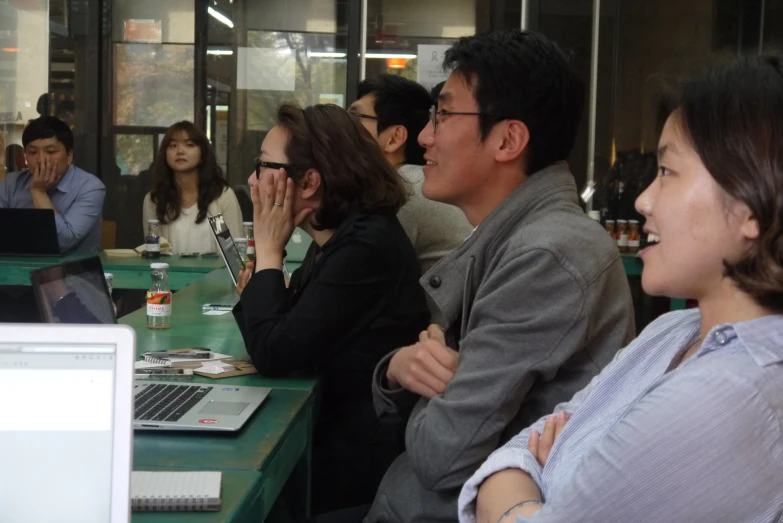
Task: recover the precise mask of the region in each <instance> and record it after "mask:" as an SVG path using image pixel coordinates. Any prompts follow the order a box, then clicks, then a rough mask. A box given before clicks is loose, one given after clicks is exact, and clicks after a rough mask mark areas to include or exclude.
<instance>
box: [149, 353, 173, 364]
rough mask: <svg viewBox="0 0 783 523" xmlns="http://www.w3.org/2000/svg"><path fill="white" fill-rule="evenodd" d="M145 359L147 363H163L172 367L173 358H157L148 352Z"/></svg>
mask: <svg viewBox="0 0 783 523" xmlns="http://www.w3.org/2000/svg"><path fill="white" fill-rule="evenodd" d="M144 361H145V362H147V363H154V364H156V365H163V366H164V367H171V360H167V359H165V358H156V357H154V356H150V355H148V354H145V355H144Z"/></svg>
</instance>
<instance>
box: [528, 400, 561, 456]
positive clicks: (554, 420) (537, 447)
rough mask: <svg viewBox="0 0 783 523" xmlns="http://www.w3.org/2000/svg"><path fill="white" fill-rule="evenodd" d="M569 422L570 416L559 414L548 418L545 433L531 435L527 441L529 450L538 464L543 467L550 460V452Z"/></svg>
mask: <svg viewBox="0 0 783 523" xmlns="http://www.w3.org/2000/svg"><path fill="white" fill-rule="evenodd" d="M567 422H568V414H566V413H565V412H560V413H559V414H556V415H552V416H549V417H547V419H546V422H544V432H543V434H539V433H538V431H537V430H534V431H532V432H531V433H530V438H528V440H527V450H529V451H530V452H531V453H532V454H533V455H534V456H535V457H536V460H537V461H538V463H539V464H540V465H541V466H542V467H543V466H544V465H546V462H547V460H548V459H549V452H550V451H551V450H552V447H553V446H554V444H555V440H556V439H557V438H558V436H560V432H561V431H562V430H563V427H565V424H566V423H567Z"/></svg>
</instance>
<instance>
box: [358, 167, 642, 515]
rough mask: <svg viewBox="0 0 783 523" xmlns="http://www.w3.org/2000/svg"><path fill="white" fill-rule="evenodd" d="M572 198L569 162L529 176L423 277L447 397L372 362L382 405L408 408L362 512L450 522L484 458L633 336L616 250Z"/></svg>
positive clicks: (391, 409) (387, 410)
mask: <svg viewBox="0 0 783 523" xmlns="http://www.w3.org/2000/svg"><path fill="white" fill-rule="evenodd" d="M577 202H578V200H577V191H576V186H575V183H574V179H573V176H572V175H571V173H570V172H569V170H568V167H567V165H566V164H565V163H558V164H555V165H552V166H550V167H548V168H546V169H544V170H542V171H539V172H537V173H534V174H533V175H531V176H530V177H529V179H528V180H527V181H525V183H523V184H522V185H521V186H520V187H519V188H517V189H516V190H515V191H514V192H513V193H512V194H511V195H510V196H509V197H508V198H506V199H505V200H504V201H503V203H501V204H500V205H499V206H498V207H497V208H496V209H495V210H494V211H493V212H492V213H491V214H490V215H489V216H488V217H487V218H486V219H485V220H484V221H483V222H482V223H481V225H479V227H478V228H477V229H476V231H475V232H474V233H473V234H472V235H471V236H470V238H468V239H467V240H466V241H465V242H464V243H463V244H462V245H461V246H460V247H459V248H458V249H457V250H455V251H454V252H453V253H451V254H450V255H449V256H447V257H445V258H443V259H442V260H441V261H440V262H439V263H438V264H436V265H435V266H434V267H433V268H432V269H431V270H430V271H429V272H428V273H427V274H425V275H424V276H423V277H422V279H421V283H422V285H423V286H424V288H425V290H426V291H427V293H428V294H429V296H430V298H431V299H432V300H433V301H434V302H435V303H436V304H437V305H438V307H439V308H440V310H441V311H442V312H443V314H444V316H445V320H446V324H447V325H448V329H447V331H446V339H447V341H448V343H449V345H450V346H451V347H453V348H455V349H457V350H458V351H459V369H458V370H457V374H456V376H455V377H454V379H453V380H452V381H451V383H449V385H448V387H447V388H446V391H445V393H444V394H441V395H438V396H436V397H434V398H433V399H432V400H427V399H426V398H420V397H418V396H415V395H414V394H412V393H410V392H408V391H406V390H403V389H397V390H388V389H387V388H385V387H386V380H385V375H386V369H387V367H388V361H389V359H390V358H391V356H392V355H389V356H388V357H387V358H385V359H384V360H382V361H381V362H380V364H379V365H378V367H376V369H375V376H374V379H373V396H374V401H375V405H376V410H377V411H378V414H379V415H380V416H387V417H391V418H395V417H400V416H405V415H406V414H407V413H408V412H410V418H409V420H408V424H407V429H406V438H405V439H406V442H405V443H406V449H407V450H406V452H405V453H404V454H402V455H401V456H400V457H398V458H397V460H396V461H395V462H394V463H393V464H392V466H391V467H390V468H389V470H388V471H387V472H386V475H385V476H384V478H383V481H382V483H381V486H380V487H379V489H378V493H377V495H376V497H375V501H374V503H373V506H372V508H371V510H370V513H369V515H368V516H367V517H366V519H365V523H375V522H378V523H380V522H401V523H418V522H422V523H423V522H427V523H430V522H439V521H457V497H458V495H459V492H460V488H461V487H462V485H463V483H465V481H466V480H467V479H468V478H469V477H470V476H471V475H472V474H473V472H475V471H476V469H477V468H478V467H479V466H480V465H481V463H482V462H483V461H484V460H485V459H486V458H487V456H489V454H490V453H491V452H492V451H493V450H495V449H496V448H498V447H499V446H500V445H502V444H503V443H505V442H506V441H507V440H508V439H510V437H511V436H513V435H514V434H516V433H517V432H519V431H520V430H521V429H523V428H524V427H526V426H528V425H530V424H531V423H532V422H534V421H535V420H537V419H538V418H539V417H540V416H541V415H543V414H545V413H548V412H551V411H552V409H553V408H554V407H555V405H556V404H557V403H559V402H561V401H565V400H567V399H569V398H571V397H572V396H573V395H574V393H576V392H577V391H579V390H581V389H582V388H583V387H584V386H585V385H587V383H588V382H589V381H590V379H591V378H592V377H593V376H595V375H596V374H597V373H598V372H599V371H600V370H601V369H602V368H603V367H604V366H605V365H606V364H607V363H609V361H610V360H611V359H612V357H613V356H614V354H615V353H616V352H617V351H618V350H619V349H620V348H621V347H624V346H625V345H626V344H627V343H628V342H629V341H630V340H631V339H633V337H634V321H633V304H632V301H631V293H630V290H629V288H628V283H627V279H626V276H625V272H624V270H623V264H622V260H621V258H620V255H619V252H618V251H617V247H616V246H615V244H614V242H613V241H612V240H611V238H609V236H608V235H607V234H606V232H605V231H604V229H603V228H602V227H601V226H600V224H599V223H598V222H596V221H594V220H591V219H590V218H589V217H587V216H586V215H585V214H584V213H583V212H582V210H581V209H580V208H579V206H578V203H577ZM411 409H412V412H411Z"/></svg>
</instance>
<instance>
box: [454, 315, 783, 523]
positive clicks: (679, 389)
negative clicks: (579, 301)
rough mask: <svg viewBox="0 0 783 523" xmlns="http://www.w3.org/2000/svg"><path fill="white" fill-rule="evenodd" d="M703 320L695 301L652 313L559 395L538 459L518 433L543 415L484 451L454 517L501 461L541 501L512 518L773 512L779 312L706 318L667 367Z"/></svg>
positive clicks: (782, 483) (767, 516)
mask: <svg viewBox="0 0 783 523" xmlns="http://www.w3.org/2000/svg"><path fill="white" fill-rule="evenodd" d="M700 325H701V315H700V313H699V311H698V310H688V311H677V312H672V313H669V314H666V315H664V316H662V317H661V318H659V319H658V320H656V321H655V322H653V323H652V324H650V326H649V327H647V329H645V330H644V332H642V334H641V335H640V336H639V337H638V338H637V339H636V340H634V341H633V342H632V343H631V344H630V345H629V346H628V347H627V348H626V349H625V350H623V351H621V352H620V353H618V355H617V356H616V357H615V359H614V360H613V361H612V362H611V363H610V364H609V365H608V366H607V367H606V368H605V369H604V370H603V371H602V372H601V373H600V374H599V375H598V376H596V377H595V378H594V379H593V380H592V381H591V382H590V384H589V385H588V386H587V387H586V388H585V389H584V390H582V391H580V392H579V393H577V394H576V395H575V396H574V397H573V399H572V400H571V401H569V402H567V403H563V404H560V405H558V406H557V408H556V409H555V412H560V411H566V412H568V413H570V415H571V417H570V419H569V421H568V422H567V423H566V425H565V427H564V428H563V431H562V432H561V433H560V436H559V437H558V438H557V440H556V441H555V444H554V446H553V447H552V450H551V452H550V454H549V459H548V461H547V462H546V465H545V466H544V467H543V468H542V467H541V466H540V465H539V464H538V462H537V461H536V459H535V458H534V457H533V455H532V454H531V453H530V452H529V451H528V450H527V443H528V438H529V436H530V432H531V430H537V431H539V433H540V432H541V431H542V429H543V426H544V420H545V418H542V419H541V420H539V421H538V422H536V423H535V424H534V425H533V426H532V427H529V428H527V429H525V430H524V431H522V432H521V433H520V434H519V435H517V436H515V437H514V438H512V439H511V440H510V441H509V442H508V443H507V444H506V445H505V446H503V447H502V448H500V449H498V450H496V451H495V452H494V453H493V454H492V455H490V457H489V458H488V459H487V461H486V462H484V464H483V465H482V466H481V468H479V470H478V471H477V472H476V473H475V474H474V475H473V477H471V478H470V479H469V480H468V481H467V483H465V486H464V487H463V489H462V493H461V495H460V499H459V516H460V521H461V522H463V523H464V522H474V521H475V499H476V494H477V489H478V487H479V486H480V485H481V483H482V481H484V480H485V479H486V478H487V477H488V476H490V475H491V474H494V473H495V472H498V471H500V470H503V469H508V468H517V469H521V470H524V471H526V472H527V473H529V474H530V476H531V477H532V478H533V480H534V481H535V482H536V483H537V484H538V486H539V488H540V490H541V493H542V495H543V498H544V501H545V505H544V508H543V509H541V510H540V511H539V512H537V513H536V514H535V515H533V516H530V517H522V516H520V517H518V518H517V519H516V523H523V522H530V523H534V522H537V523H554V522H564V521H568V522H571V523H575V522H581V521H584V522H594V521H606V522H623V523H626V522H627V523H631V522H633V523H659V522H672V521H682V522H685V521H687V522H689V523H698V522H704V523H714V522H718V521H726V522H740V521H742V522H744V523H762V522H772V521H781V519H776V518H780V517H781V514H783V316H780V315H772V316H766V317H763V318H758V319H755V320H751V321H745V322H740V323H734V324H726V325H720V326H718V327H715V328H714V329H712V330H711V331H710V333H709V334H708V335H707V337H706V339H705V340H704V341H703V343H702V345H701V347H700V348H699V350H698V351H697V352H696V354H695V355H694V356H693V357H691V358H689V359H688V360H687V361H685V362H684V363H683V364H682V365H680V366H679V367H676V364H677V362H678V361H679V360H680V358H681V355H682V354H683V352H684V351H685V350H687V348H688V347H689V346H690V345H691V344H693V343H694V342H696V341H697V339H698V338H697V337H698V333H699V330H700ZM675 367H676V368H675ZM519 501H523V500H522V499H520V500H519ZM498 508H501V509H503V510H505V509H506V508H508V507H498ZM509 520H510V518H509Z"/></svg>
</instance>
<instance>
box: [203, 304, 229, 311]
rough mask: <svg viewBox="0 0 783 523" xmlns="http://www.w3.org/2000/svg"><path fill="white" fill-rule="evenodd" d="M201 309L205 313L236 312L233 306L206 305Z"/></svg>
mask: <svg viewBox="0 0 783 523" xmlns="http://www.w3.org/2000/svg"><path fill="white" fill-rule="evenodd" d="M201 309H202V310H205V311H231V310H234V307H233V306H231V305H209V306H206V305H204V306H202V307H201Z"/></svg>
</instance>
